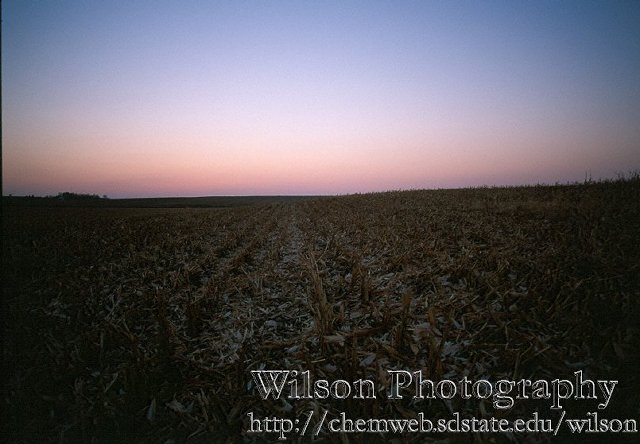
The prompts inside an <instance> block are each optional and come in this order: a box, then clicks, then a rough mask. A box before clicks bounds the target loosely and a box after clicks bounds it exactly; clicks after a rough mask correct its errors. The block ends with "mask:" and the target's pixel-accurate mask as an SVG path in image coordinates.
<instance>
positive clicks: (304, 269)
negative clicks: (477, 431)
mask: <svg viewBox="0 0 640 444" xmlns="http://www.w3.org/2000/svg"><path fill="white" fill-rule="evenodd" d="M3 217H4V233H5V235H4V242H3V274H4V284H3V285H4V287H5V309H6V310H5V312H6V321H5V332H4V333H5V335H4V336H5V350H4V357H3V360H4V367H5V370H6V371H5V372H4V374H5V378H7V379H5V392H4V396H3V401H2V402H3V407H4V408H3V411H4V414H3V416H4V417H3V420H2V436H3V438H4V439H5V440H8V441H12V442H21V441H24V442H31V441H33V440H38V441H39V440H42V439H44V440H48V441H57V442H75V441H83V442H91V441H95V442H103V441H112V440H131V441H142V442H165V441H166V440H169V439H173V440H177V441H182V440H186V439H188V438H189V439H192V440H195V441H198V440H207V439H213V438H215V439H216V440H225V439H226V440H228V441H230V442H233V441H237V440H247V441H254V440H255V441H260V440H262V439H272V438H274V437H273V436H262V435H247V434H246V433H245V432H244V430H246V429H247V428H248V424H247V420H246V413H247V412H249V411H252V412H254V414H255V415H256V416H265V415H279V416H284V417H289V418H294V417H302V416H301V415H305V416H306V415H307V414H308V412H309V411H310V410H315V411H317V412H318V411H322V410H323V409H329V414H328V417H329V418H332V417H336V416H337V415H338V413H339V412H341V411H345V412H347V415H348V416H349V417H352V418H358V417H365V418H366V417H383V418H403V417H409V418H410V417H414V416H415V415H416V414H417V412H421V411H422V412H426V413H427V414H428V416H429V417H431V418H439V417H441V418H448V417H450V414H451V412H454V411H459V412H461V413H462V414H464V415H476V416H478V417H480V416H483V415H485V416H486V415H494V416H499V417H500V416H503V417H508V418H516V417H523V416H524V415H525V414H527V413H531V412H533V411H535V410H540V411H541V412H542V413H547V412H548V410H547V409H548V405H547V404H544V405H538V404H534V403H526V402H524V401H522V402H519V403H517V404H516V406H515V407H514V408H513V409H512V410H509V411H506V412H505V411H494V410H493V408H492V407H491V406H490V402H481V401H479V400H473V399H472V400H467V401H463V400H460V399H453V400H451V402H447V403H443V402H442V401H429V400H421V401H419V402H416V401H413V400H411V399H410V396H406V397H405V398H404V399H403V400H401V401H396V400H394V401H392V400H388V399H387V397H388V396H387V394H386V393H384V391H385V390H386V388H387V387H386V385H385V384H386V380H385V379H386V370H387V369H408V370H410V371H414V370H422V372H423V374H424V375H425V377H428V378H431V379H434V380H437V379H439V378H449V379H452V380H459V379H460V378H462V377H463V376H467V377H468V378H469V379H481V378H488V379H491V380H498V379H516V378H530V379H554V378H567V377H570V376H571V375H572V373H573V371H575V370H577V369H582V370H585V372H587V373H588V374H589V375H590V376H591V377H592V378H603V379H619V380H620V385H621V390H620V392H623V391H624V392H625V396H622V395H619V396H617V397H614V399H613V400H612V406H610V407H609V409H608V411H607V413H608V414H609V417H615V415H616V412H617V414H618V416H620V417H633V416H637V413H638V411H637V406H638V404H639V396H640V390H639V389H640V385H639V380H638V376H637V371H636V369H637V367H638V350H639V345H640V344H639V340H638V338H639V332H638V318H639V315H640V311H639V302H638V301H639V298H640V282H639V276H640V270H639V266H638V264H640V248H639V242H640V181H639V180H638V179H637V178H633V179H629V180H622V181H617V182H609V183H595V184H585V185H580V186H556V187H525V188H511V189H465V190H449V191H445V190H443V191H404V192H389V193H378V194H365V195H355V196H343V197H335V198H318V199H313V200H307V201H301V202H293V203H273V204H266V205H254V206H248V207H242V208H228V209H195V210H194V209H173V210H172V209H163V210H151V209H149V210H145V209H81V208H67V209H64V208H54V209H38V208H6V209H4V211H3ZM257 369H290V370H294V369H295V370H310V371H311V374H312V375H313V377H314V378H323V379H328V380H329V381H331V380H335V379H346V380H348V381H353V380H356V379H359V378H368V379H372V380H374V381H376V389H377V390H380V393H379V395H378V397H377V399H375V400H373V399H370V400H366V401H362V400H353V399H347V400H341V401H338V400H302V401H297V402H294V401H290V400H286V399H282V400H279V401H274V400H272V399H269V400H266V401H265V400H262V399H261V398H260V397H259V395H258V393H257V391H256V390H255V388H254V387H253V386H252V381H251V374H250V371H251V370H257ZM573 407H575V408H579V407H580V406H573ZM574 413H577V411H574ZM547 416H548V415H547ZM385 438H387V439H390V438H394V436H386V437H385V436H377V435H367V436H359V435H355V434H354V435H349V436H343V437H338V436H336V435H333V436H331V435H326V434H324V433H321V434H320V436H319V438H318V440H319V441H323V440H325V441H335V440H340V439H342V440H345V441H355V442H359V441H363V440H365V439H368V440H372V439H373V440H376V439H379V440H381V441H382V440H384V439H385ZM395 438H400V437H395ZM443 438H447V436H446V435H445V436H443V435H439V436H430V435H426V436H421V435H407V436H405V437H402V439H403V440H405V441H420V442H424V441H429V440H431V439H433V440H439V439H440V440H441V439H443ZM448 438H450V439H451V440H453V441H456V442H457V441H460V440H463V441H465V440H466V441H468V440H470V441H477V442H489V441H491V442H493V441H505V442H507V441H509V442H525V441H526V442H531V441H534V442H535V441H544V440H546V439H548V437H546V436H545V435H532V436H525V435H518V434H510V435H508V434H505V435H476V436H471V437H469V436H464V437H463V436H450V437H448Z"/></svg>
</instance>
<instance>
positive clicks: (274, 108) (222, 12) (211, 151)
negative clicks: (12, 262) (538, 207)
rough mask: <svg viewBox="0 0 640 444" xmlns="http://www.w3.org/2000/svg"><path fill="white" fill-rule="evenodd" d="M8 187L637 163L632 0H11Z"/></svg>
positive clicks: (6, 73)
mask: <svg viewBox="0 0 640 444" xmlns="http://www.w3.org/2000/svg"><path fill="white" fill-rule="evenodd" d="M2 14H3V30H2V32H3V35H2V79H3V81H2V96H3V103H2V108H3V109H2V111H3V193H4V194H9V193H12V194H55V193H57V192H59V191H66V190H73V191H76V192H91V193H97V194H107V195H109V196H113V197H132V196H168V195H183V196H193V195H215V194H333V193H350V192H362V191H382V190H387V189H403V188H432V187H459V186H471V185H503V184H521V183H538V182H547V183H549V182H550V183H555V182H556V181H559V182H565V181H573V180H581V179H583V178H584V175H585V172H590V173H591V174H592V176H593V177H594V178H597V177H612V176H615V174H616V173H617V172H627V171H629V170H634V169H635V170H638V169H640V124H639V123H640V80H639V79H640V2H637V1H636V2H604V1H603V2H588V1H579V2H569V1H568V2H548V1H541V2H518V1H489V2H464V1H463V2H457V1H447V2H444V1H442V2H437V1H422V2H417V1H416V2H402V1H400V2H391V1H387V2H384V1H383V2H375V1H369V2H353V1H340V2H329V1H317V2H308V1H256V2H241V1H237V2H236V1H234V2H231V1H229V2H211V1H198V2H196V1H107V2H97V1H95V2H94V1H55V2H54V1H40V2H30V1H8V2H2Z"/></svg>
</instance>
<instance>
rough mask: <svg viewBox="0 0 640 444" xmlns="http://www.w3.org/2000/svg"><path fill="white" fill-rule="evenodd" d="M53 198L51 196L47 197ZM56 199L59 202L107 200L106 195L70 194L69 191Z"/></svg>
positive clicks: (60, 194) (59, 194)
mask: <svg viewBox="0 0 640 444" xmlns="http://www.w3.org/2000/svg"><path fill="white" fill-rule="evenodd" d="M47 197H53V196H47ZM55 198H56V199H59V200H97V199H108V197H107V195H106V194H105V195H103V196H99V195H97V194H83V193H71V192H69V191H65V192H63V193H58V195H57V196H55Z"/></svg>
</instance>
